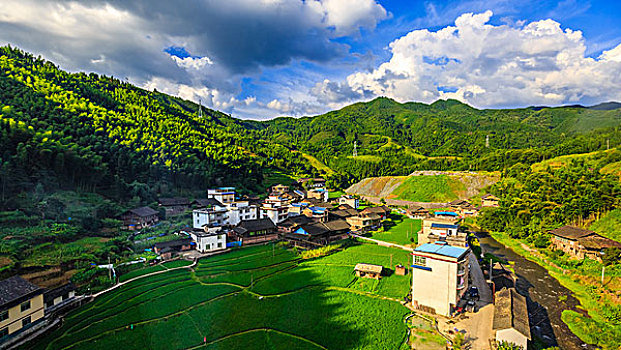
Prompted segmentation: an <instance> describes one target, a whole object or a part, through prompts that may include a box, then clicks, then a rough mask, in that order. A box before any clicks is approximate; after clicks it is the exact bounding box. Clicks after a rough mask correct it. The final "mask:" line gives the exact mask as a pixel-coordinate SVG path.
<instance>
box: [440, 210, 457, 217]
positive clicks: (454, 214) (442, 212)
mask: <svg viewBox="0 0 621 350" xmlns="http://www.w3.org/2000/svg"><path fill="white" fill-rule="evenodd" d="M435 214H436V215H451V216H458V215H457V213H454V212H452V211H437V212H436V213H435Z"/></svg>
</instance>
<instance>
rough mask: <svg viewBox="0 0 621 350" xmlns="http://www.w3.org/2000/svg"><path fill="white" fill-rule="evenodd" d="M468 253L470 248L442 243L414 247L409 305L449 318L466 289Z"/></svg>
mask: <svg viewBox="0 0 621 350" xmlns="http://www.w3.org/2000/svg"><path fill="white" fill-rule="evenodd" d="M469 252H470V249H469V248H461V247H454V246H450V245H448V244H446V243H445V242H437V243H433V244H432V243H428V244H423V245H421V246H420V247H418V248H416V249H415V250H414V253H413V255H414V263H413V265H412V304H413V305H417V306H419V307H421V306H422V307H426V308H431V309H433V310H434V311H435V313H437V314H439V315H444V316H450V315H451V313H452V312H453V311H454V309H455V307H456V306H457V302H458V301H459V300H460V299H461V298H462V296H463V295H464V293H465V292H466V290H467V289H468V273H469V271H468V254H469Z"/></svg>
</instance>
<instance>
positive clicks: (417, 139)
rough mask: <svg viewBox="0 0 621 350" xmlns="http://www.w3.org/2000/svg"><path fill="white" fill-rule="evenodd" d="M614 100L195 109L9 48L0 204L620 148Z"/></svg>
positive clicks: (1, 87)
mask: <svg viewBox="0 0 621 350" xmlns="http://www.w3.org/2000/svg"><path fill="white" fill-rule="evenodd" d="M616 106H617V104H615V103H605V104H601V105H598V106H594V107H592V108H585V107H582V106H571V107H559V108H547V107H531V108H523V109H507V110H479V109H475V108H473V107H470V106H468V105H465V104H463V103H460V102H458V101H455V100H447V101H442V100H441V101H437V102H435V103H432V104H430V105H427V104H423V103H405V104H401V103H397V102H395V101H393V100H391V99H388V98H377V99H375V100H372V101H369V102H361V103H356V104H353V105H350V106H347V107H345V108H343V109H341V110H338V111H333V112H329V113H326V114H324V115H320V116H315V117H303V118H299V119H295V118H276V119H274V120H271V121H267V122H254V121H242V120H238V119H235V118H232V117H230V116H228V115H226V114H223V113H220V112H217V111H213V110H209V109H207V108H205V109H204V110H203V118H199V117H198V114H197V110H198V106H197V105H196V104H194V103H192V102H189V101H185V100H182V99H179V98H176V97H172V96H168V95H165V94H162V93H158V92H156V91H146V90H144V89H141V88H138V87H135V86H132V85H130V84H128V83H126V82H123V81H121V80H118V79H115V78H112V77H106V76H99V75H97V74H92V73H91V74H85V73H73V74H72V73H67V72H64V71H62V70H60V69H59V68H58V67H56V66H55V65H54V64H53V63H51V62H48V61H45V60H43V59H41V58H37V57H34V56H32V55H30V54H28V53H25V52H23V51H20V50H18V49H14V48H11V47H2V48H0V207H3V208H15V207H17V206H18V203H17V202H15V200H16V198H18V197H19V195H20V193H24V192H27V191H30V190H32V189H33V188H35V187H36V186H39V187H41V186H42V187H43V188H44V189H45V191H54V190H57V189H70V190H75V189H78V190H82V191H86V192H97V193H100V194H104V195H105V196H106V197H108V198H111V199H113V200H117V201H120V202H126V201H128V200H130V199H132V198H133V199H135V198H139V199H140V200H142V201H143V202H148V201H152V200H153V199H154V198H155V197H156V196H157V195H160V194H176V193H181V194H182V193H186V194H190V193H193V194H200V193H202V192H201V191H203V190H204V189H205V188H207V187H208V186H215V185H225V184H226V185H234V186H238V187H239V188H240V189H241V191H242V192H257V191H262V190H263V188H264V185H265V183H264V182H265V178H266V174H270V173H271V172H272V171H280V172H285V173H288V174H296V175H301V174H308V175H320V174H321V173H322V171H321V170H318V169H317V168H316V167H313V166H311V165H310V163H309V161H308V159H309V158H311V157H309V156H314V157H316V158H317V159H319V160H320V161H321V162H323V163H325V164H326V165H327V166H328V167H330V168H331V169H332V170H333V171H334V173H333V174H330V175H329V176H328V177H329V179H330V180H331V182H332V185H334V186H336V187H344V186H347V185H349V184H351V183H353V182H354V181H357V180H360V179H361V178H364V177H368V176H381V175H405V174H408V173H409V172H411V171H412V170H416V169H438V170H446V169H455V170H467V169H472V170H502V169H506V168H509V167H511V166H512V165H514V164H516V163H518V162H521V163H524V164H532V163H534V162H539V161H541V160H544V159H548V158H551V157H554V156H558V155H563V154H571V153H581V152H589V151H594V150H601V149H604V148H606V147H607V143H606V142H607V140H610V143H611V144H610V146H611V147H615V146H617V145H616V144H615V142H618V141H617V140H620V139H621V131H620V127H619V125H620V124H621V109H619V108H614V107H616ZM487 139H488V140H489V141H486V140H487ZM354 142H356V143H357V145H358V157H355V158H354V157H352V151H353V145H354ZM486 143H488V145H486ZM292 151H297V152H292ZM315 165H316V164H315Z"/></svg>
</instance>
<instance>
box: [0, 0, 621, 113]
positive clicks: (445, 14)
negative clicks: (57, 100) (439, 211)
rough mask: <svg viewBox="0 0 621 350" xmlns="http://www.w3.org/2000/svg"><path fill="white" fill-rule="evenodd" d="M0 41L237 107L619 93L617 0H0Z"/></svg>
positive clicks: (551, 100) (542, 101)
mask: <svg viewBox="0 0 621 350" xmlns="http://www.w3.org/2000/svg"><path fill="white" fill-rule="evenodd" d="M0 13H1V14H2V15H0V44H6V43H10V44H11V45H15V46H18V47H21V48H23V49H25V50H27V51H30V52H33V53H35V54H37V55H42V56H43V57H46V58H48V59H50V60H52V61H54V62H55V63H57V64H59V65H60V66H61V67H62V68H64V69H67V70H69V71H94V72H98V73H102V74H107V75H113V76H116V77H127V79H129V81H131V82H132V83H134V84H136V85H138V86H142V87H144V88H147V89H158V90H159V91H163V92H167V93H170V94H174V95H178V96H181V97H183V98H187V99H191V100H194V101H198V99H201V101H202V103H203V104H204V105H207V106H209V107H212V108H215V109H218V110H221V111H224V112H227V113H231V114H232V115H234V116H237V117H241V118H252V119H267V118H272V117H275V116H281V115H291V116H301V115H313V114H320V113H323V112H326V111H328V110H331V109H337V108H340V107H343V106H345V105H347V104H350V103H353V102H356V101H361V100H369V99H372V98H374V97H377V96H388V97H391V98H394V99H396V100H398V101H401V102H405V101H421V102H426V103H430V102H433V101H435V100H437V99H445V98H456V99H459V100H461V101H463V102H466V103H469V104H471V105H473V106H475V107H478V108H504V107H519V106H529V105H562V104H574V103H582V104H595V103H599V102H603V101H609V100H621V92H620V90H621V89H619V86H621V46H620V44H621V26H619V23H621V1H601V0H587V1H578V0H565V1H535V0H521V1H515V0H488V1H484V0H470V1H455V0H442V1H431V0H430V1H397V0H387V1H378V0H306V1H301V0H229V1H226V2H222V1H217V0H200V1H199V0H195V1H187V2H182V3H173V2H170V1H166V0H134V1H120V0H109V1H94V0H85V1H79V2H75V1H61V0H45V1H43V0H40V1H37V0H3V1H2V2H0Z"/></svg>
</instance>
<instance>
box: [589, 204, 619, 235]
mask: <svg viewBox="0 0 621 350" xmlns="http://www.w3.org/2000/svg"><path fill="white" fill-rule="evenodd" d="M589 229H591V230H593V231H595V232H597V233H599V234H600V235H602V236H604V237H608V238H610V239H614V240H615V241H617V242H621V209H614V210H612V211H610V212H608V213H606V214H605V215H604V216H602V217H601V218H599V220H597V221H595V222H594V223H592V224H591V226H590V227H589Z"/></svg>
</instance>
